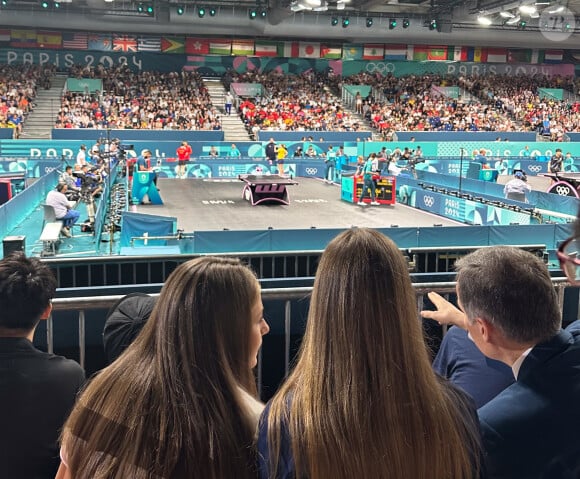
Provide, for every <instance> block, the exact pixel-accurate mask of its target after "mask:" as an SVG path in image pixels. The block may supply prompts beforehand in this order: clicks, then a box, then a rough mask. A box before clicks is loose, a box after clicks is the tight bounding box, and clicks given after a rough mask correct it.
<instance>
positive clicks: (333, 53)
mask: <svg viewBox="0 0 580 479" xmlns="http://www.w3.org/2000/svg"><path fill="white" fill-rule="evenodd" d="M320 58H336V59H339V58H342V46H340V45H321V46H320Z"/></svg>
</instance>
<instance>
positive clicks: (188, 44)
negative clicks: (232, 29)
mask: <svg viewBox="0 0 580 479" xmlns="http://www.w3.org/2000/svg"><path fill="white" fill-rule="evenodd" d="M185 53H192V54H194V55H207V54H208V53H209V40H208V39H207V38H194V37H187V38H186V39H185Z"/></svg>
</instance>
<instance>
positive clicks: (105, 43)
mask: <svg viewBox="0 0 580 479" xmlns="http://www.w3.org/2000/svg"><path fill="white" fill-rule="evenodd" d="M88 45H89V50H97V51H100V52H109V51H111V50H112V49H113V42H112V41H111V35H101V34H98V33H91V34H89V41H88Z"/></svg>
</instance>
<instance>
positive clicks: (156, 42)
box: [137, 37, 161, 52]
mask: <svg viewBox="0 0 580 479" xmlns="http://www.w3.org/2000/svg"><path fill="white" fill-rule="evenodd" d="M137 50H139V51H140V52H160V51H161V37H139V38H138V39H137Z"/></svg>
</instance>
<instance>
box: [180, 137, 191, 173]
mask: <svg viewBox="0 0 580 479" xmlns="http://www.w3.org/2000/svg"><path fill="white" fill-rule="evenodd" d="M190 157H191V146H190V145H189V143H187V141H182V142H181V145H180V146H179V148H177V164H178V166H177V177H178V178H185V176H186V175H185V164H186V163H187V162H188V161H189V158H190Z"/></svg>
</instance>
